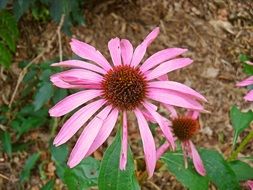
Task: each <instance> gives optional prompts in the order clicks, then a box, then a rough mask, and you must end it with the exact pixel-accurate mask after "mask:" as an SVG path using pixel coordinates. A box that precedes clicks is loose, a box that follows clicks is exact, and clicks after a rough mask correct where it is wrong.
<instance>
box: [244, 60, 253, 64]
mask: <svg viewBox="0 0 253 190" xmlns="http://www.w3.org/2000/svg"><path fill="white" fill-rule="evenodd" d="M245 63H247V64H248V65H253V62H251V61H245Z"/></svg>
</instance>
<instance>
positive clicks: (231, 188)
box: [200, 149, 240, 190]
mask: <svg viewBox="0 0 253 190" xmlns="http://www.w3.org/2000/svg"><path fill="white" fill-rule="evenodd" d="M200 155H201V158H202V160H203V162H204V165H205V168H206V172H207V176H208V177H209V179H210V180H211V182H213V183H214V184H215V185H216V186H217V188H218V189H219V190H240V186H239V183H238V181H237V178H236V175H235V173H234V171H233V170H232V168H231V167H230V166H229V164H228V163H227V162H226V161H225V160H224V158H223V157H222V155H220V154H219V153H218V152H217V151H214V150H206V149H202V150H200Z"/></svg>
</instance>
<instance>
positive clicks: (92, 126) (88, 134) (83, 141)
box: [68, 106, 112, 168]
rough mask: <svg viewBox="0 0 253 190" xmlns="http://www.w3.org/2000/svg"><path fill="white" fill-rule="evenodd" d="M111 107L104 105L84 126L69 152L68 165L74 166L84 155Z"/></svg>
mask: <svg viewBox="0 0 253 190" xmlns="http://www.w3.org/2000/svg"><path fill="white" fill-rule="evenodd" d="M111 109H112V106H107V107H105V108H104V109H103V110H102V111H101V112H99V113H98V115H97V116H95V117H94V118H93V119H92V120H91V121H90V122H89V124H88V125H87V126H86V127H85V128H84V130H83V132H82V134H81V136H80V137H79V138H78V140H77V142H76V144H75V146H74V148H73V150H72V151H71V153H70V156H69V160H68V166H69V167H70V168H73V167H75V166H76V165H77V164H79V163H80V162H81V160H82V159H83V158H84V157H85V155H86V154H87V152H88V150H89V148H90V147H91V145H92V143H93V142H94V140H95V138H96V136H97V134H98V133H99V131H100V129H101V127H102V125H103V122H104V120H105V119H106V118H107V116H108V114H109V112H110V111H111Z"/></svg>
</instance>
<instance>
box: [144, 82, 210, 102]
mask: <svg viewBox="0 0 253 190" xmlns="http://www.w3.org/2000/svg"><path fill="white" fill-rule="evenodd" d="M148 86H149V87H151V88H161V89H169V90H175V91H178V92H181V93H183V94H188V95H190V96H193V97H195V98H197V99H199V100H202V101H207V100H206V98H205V97H204V96H202V95H201V94H200V93H198V92H197V91H195V90H193V89H191V88H190V87H188V86H186V85H184V84H181V83H179V82H174V81H153V82H149V83H148Z"/></svg>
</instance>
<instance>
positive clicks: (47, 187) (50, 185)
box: [40, 179, 54, 190]
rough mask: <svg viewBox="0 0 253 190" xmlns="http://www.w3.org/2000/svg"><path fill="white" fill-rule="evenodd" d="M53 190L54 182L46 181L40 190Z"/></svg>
mask: <svg viewBox="0 0 253 190" xmlns="http://www.w3.org/2000/svg"><path fill="white" fill-rule="evenodd" d="M52 189H54V180H52V179H51V180H50V181H48V182H47V183H46V184H45V185H44V186H43V187H42V188H41V189H40V190H52Z"/></svg>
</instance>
